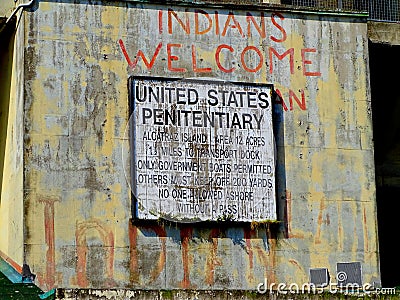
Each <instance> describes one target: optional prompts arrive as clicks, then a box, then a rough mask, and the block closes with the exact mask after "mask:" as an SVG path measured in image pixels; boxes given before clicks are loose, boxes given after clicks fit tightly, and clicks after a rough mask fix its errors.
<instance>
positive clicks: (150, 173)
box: [130, 77, 276, 222]
mask: <svg viewBox="0 0 400 300" xmlns="http://www.w3.org/2000/svg"><path fill="white" fill-rule="evenodd" d="M271 93H272V85H268V84H247V83H230V82H224V81H211V80H187V79H186V80H173V79H164V78H154V77H133V78H131V81H130V104H131V111H132V115H131V120H132V123H131V124H132V125H131V148H132V152H131V153H132V175H133V176H132V178H133V179H132V190H133V195H134V196H135V198H136V201H137V203H136V217H137V218H139V219H158V218H166V219H170V220H174V221H181V222H188V221H189V222H195V221H206V220H229V221H263V220H276V204H275V203H276V202H275V155H274V154H275V145H274V136H273V127H272V103H271Z"/></svg>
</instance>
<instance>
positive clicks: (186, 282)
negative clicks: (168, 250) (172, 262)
mask: <svg viewBox="0 0 400 300" xmlns="http://www.w3.org/2000/svg"><path fill="white" fill-rule="evenodd" d="M192 235H193V228H190V227H184V228H182V229H181V231H180V236H181V243H182V263H183V279H182V281H181V282H179V286H180V287H181V288H183V289H188V288H195V286H192V284H191V282H190V277H189V271H190V267H189V260H190V259H189V240H190V238H191V237H192Z"/></svg>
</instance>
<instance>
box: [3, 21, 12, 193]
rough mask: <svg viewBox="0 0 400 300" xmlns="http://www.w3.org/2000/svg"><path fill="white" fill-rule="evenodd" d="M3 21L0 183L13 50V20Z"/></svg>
mask: <svg viewBox="0 0 400 300" xmlns="http://www.w3.org/2000/svg"><path fill="white" fill-rule="evenodd" d="M5 21H6V20H5V18H4V19H2V18H1V19H0V28H1V31H0V40H1V43H0V78H1V80H0V91H1V93H0V183H1V182H3V172H4V155H5V149H6V139H7V125H8V110H9V104H10V90H11V74H12V62H13V50H14V47H13V46H14V33H15V32H14V28H15V18H14V19H12V20H11V21H10V22H9V23H8V24H7V26H3V22H5ZM0 197H1V196H0ZM0 201H1V199H0Z"/></svg>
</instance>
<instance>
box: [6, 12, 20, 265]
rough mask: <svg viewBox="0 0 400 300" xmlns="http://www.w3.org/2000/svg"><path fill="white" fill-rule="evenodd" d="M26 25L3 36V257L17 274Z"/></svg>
mask: <svg viewBox="0 0 400 300" xmlns="http://www.w3.org/2000/svg"><path fill="white" fill-rule="evenodd" d="M23 24H24V21H23V20H21V26H20V27H19V28H18V32H17V33H15V26H16V24H15V21H14V20H13V21H10V22H9V23H8V24H7V26H6V27H3V29H4V30H3V31H2V32H0V37H1V41H2V44H1V46H0V49H1V50H0V52H1V54H0V68H1V71H0V73H1V84H0V90H1V91H2V92H1V95H0V103H1V109H0V128H1V129H0V132H1V138H0V172H1V174H0V182H1V196H0V228H1V235H0V255H1V256H3V257H4V258H6V259H7V261H8V262H10V264H11V265H12V266H13V267H14V268H16V269H17V270H19V271H20V270H21V266H22V264H23V249H24V247H23V244H24V239H23V113H22V112H23V97H24V95H23V93H24V83H23V70H24V69H23V68H22V66H23V64H24V61H23V55H24V27H23Z"/></svg>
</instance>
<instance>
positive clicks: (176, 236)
mask: <svg viewBox="0 0 400 300" xmlns="http://www.w3.org/2000/svg"><path fill="white" fill-rule="evenodd" d="M203 9H204V10H207V11H209V12H210V13H211V14H212V17H213V18H216V15H218V16H219V17H220V18H221V19H220V20H226V18H227V15H228V14H229V11H230V10H231V9H232V8H231V7H229V8H227V7H223V6H222V7H220V6H205V7H203ZM246 9H247V10H246ZM171 10H172V11H174V12H176V13H177V14H178V16H179V17H180V18H181V19H182V20H185V19H184V18H185V17H186V16H187V17H188V20H189V22H193V20H195V17H194V16H195V8H191V7H186V6H185V7H184V6H163V5H152V4H144V3H136V2H133V3H129V4H127V3H125V2H123V3H122V2H121V3H120V2H112V3H109V2H107V4H106V3H105V4H104V5H91V4H84V3H82V4H74V3H71V2H69V1H65V2H63V1H60V2H51V1H49V2H40V3H39V6H38V8H37V10H35V11H34V12H30V13H26V16H27V22H26V23H25V33H26V40H25V45H24V51H25V61H24V84H23V85H24V90H25V99H24V112H25V114H24V118H25V120H26V121H25V136H24V138H25V144H24V146H25V147H24V149H25V152H24V159H25V161H24V167H25V170H24V186H23V188H24V209H25V212H26V213H25V216H26V219H25V220H24V222H25V226H26V239H25V241H24V242H25V244H26V248H25V252H26V255H27V256H26V260H27V263H28V264H29V265H30V266H31V269H32V271H33V272H34V273H35V274H37V280H38V284H39V285H40V286H41V287H42V288H44V289H51V288H53V287H55V286H59V287H83V288H88V287H94V288H109V287H126V288H154V289H159V288H166V289H174V288H199V289H213V288H214V289H249V290H254V289H255V288H256V286H257V284H258V283H260V282H262V281H263V280H264V278H268V280H269V282H272V281H273V282H277V283H278V282H286V283H291V282H296V283H298V284H302V283H304V282H308V280H309V278H308V276H309V269H310V268H319V267H326V268H328V269H329V270H330V272H331V277H332V278H333V279H334V273H335V266H336V263H337V262H343V261H346V262H348V261H361V262H362V265H363V276H364V280H365V281H366V282H370V283H372V282H379V276H380V275H379V260H378V248H377V232H376V208H375V180H374V161H373V143H372V127H371V123H372V122H371V115H370V95H369V88H368V65H367V57H368V54H367V43H368V41H367V25H366V22H365V20H363V19H362V18H360V17H358V16H349V15H346V16H338V15H329V14H327V15H324V16H316V15H312V14H308V13H307V12H299V11H290V10H286V11H282V12H281V13H280V14H279V15H276V14H275V11H273V10H269V9H268V7H267V6H265V7H262V8H261V7H257V10H256V9H255V8H254V7H253V6H249V7H245V8H243V10H234V14H235V16H236V18H237V20H238V21H239V22H242V24H244V25H242V26H243V32H242V33H241V32H240V30H239V29H238V25H237V24H235V23H234V22H233V20H232V19H231V21H230V22H231V23H229V22H228V23H225V24H228V25H226V29H227V31H228V32H229V33H228V34H223V32H224V31H223V30H222V29H223V27H222V26H224V25H222V24H224V23H223V22H222V21H221V22H222V23H221V25H220V26H221V28H220V30H219V31H218V30H216V29H215V28H213V30H212V31H209V32H208V33H207V34H204V35H200V34H195V33H194V31H193V30H192V31H191V32H190V33H188V32H185V31H184V30H183V29H182V26H183V25H179V22H178V21H176V20H175V19H174V20H175V21H174V24H175V25H174V26H175V27H174V29H173V30H172V31H168V24H169V23H168V21H167V19H166V16H167V15H168V11H171ZM215 11H217V13H215ZM247 11H249V12H251V13H252V14H253V15H255V16H260V12H261V11H263V12H264V13H265V15H266V20H267V21H266V22H267V24H268V25H267V26H268V28H267V34H266V36H265V37H263V38H260V36H258V35H257V33H256V32H255V30H253V32H252V35H249V34H248V32H247V27H246V25H245V24H246V23H245V22H246V16H247V15H246V12H247ZM160 15H162V18H163V19H162V20H161V24H160V23H158V21H159V19H158V18H160ZM274 22H275V25H274ZM182 24H185V23H184V22H182ZM192 24H193V23H192ZM276 24H278V25H279V26H276ZM192 28H193V27H192ZM282 28H284V30H285V33H283V31H282ZM271 37H274V38H271ZM221 44H225V45H227V44H229V45H231V46H232V47H233V48H234V51H233V52H232V53H227V52H224V53H223V54H222V55H221V57H220V58H219V59H220V61H219V62H220V63H222V65H224V66H225V67H226V66H230V64H231V63H234V66H235V68H236V69H235V71H234V72H231V73H229V72H225V71H224V70H223V69H221V68H220V67H219V66H218V63H217V62H216V58H215V57H216V56H215V52H216V48H217V47H218V45H221ZM159 45H160V49H161V50H160V53H159V56H157V57H156V58H155V60H154V64H153V65H151V63H150V61H151V60H150V59H149V57H152V56H153V55H154V53H155V51H156V49H158V48H157V47H158V46H159ZM168 45H169V46H168ZM171 45H172V53H173V54H174V55H176V56H177V57H179V59H174V58H171V52H168V51H169V50H168V49H170V50H171V48H168V47H171ZM248 45H252V46H254V47H256V48H257V49H260V53H263V55H264V56H263V57H264V58H265V61H264V62H263V64H261V67H260V69H258V70H257V71H254V72H249V71H246V70H245V68H243V66H242V65H243V64H242V62H245V63H246V62H247V63H249V65H248V67H254V66H255V65H257V63H258V60H257V56H254V55H253V56H250V58H249V59H248V60H246V59H245V58H242V57H241V55H240V51H242V50H243V49H244V48H245V47H246V46H248ZM192 46H195V47H196V51H197V52H196V53H197V59H198V63H199V65H197V67H198V68H205V67H210V68H211V71H210V72H209V73H207V74H203V73H201V74H200V73H199V72H197V71H196V70H195V68H193V60H192V58H193V55H192V54H191V53H192V49H194V48H193V47H192ZM271 48H273V49H275V50H276V51H278V52H279V53H283V52H284V51H286V50H289V51H292V50H293V63H292V65H291V66H292V67H293V68H290V65H289V64H288V61H289V59H288V57H286V58H285V59H282V60H281V61H278V60H277V59H275V60H274V61H270V56H269V54H270V52H269V50H270V49H271ZM302 49H303V50H304V49H305V50H304V51H305V52H302V51H303V50H302ZM310 49H311V50H310ZM139 50H140V51H142V53H144V54H143V55H145V56H146V58H147V59H148V60H147V61H146V63H147V64H146V63H144V62H143V57H142V58H141V59H138V61H137V65H134V63H133V62H134V61H135V58H137V57H139V56H140V52H139ZM314 50H315V51H314ZM253 54H254V53H253ZM246 57H247V56H246ZM241 59H242V61H241ZM309 60H312V61H313V63H309V62H308V61H309ZM304 61H306V63H304V64H303V63H302V62H304ZM168 62H170V64H168ZM150 65H151V66H150ZM178 67H180V68H182V69H184V71H177V68H178ZM132 75H149V76H164V77H176V78H179V77H201V76H205V75H207V77H211V78H216V79H223V80H227V81H229V80H232V81H244V82H250V83H254V82H258V83H273V84H274V86H275V89H276V91H277V92H278V93H279V94H280V95H281V97H282V99H281V102H280V103H277V104H276V108H277V110H278V111H279V112H278V114H277V116H275V118H276V120H277V122H278V129H277V131H278V134H277V137H276V138H277V149H278V167H277V179H278V190H277V191H278V193H277V204H278V206H279V213H280V216H279V218H280V221H281V223H279V224H278V226H277V227H278V228H277V230H276V231H274V233H271V231H270V230H268V229H265V228H259V229H252V228H250V227H249V226H247V227H246V226H242V225H239V226H236V227H235V226H232V227H228V228H219V227H218V228H209V227H202V226H201V225H196V224H193V225H190V226H189V225H188V226H182V227H179V226H163V225H160V224H158V223H154V224H152V225H140V224H139V225H138V224H134V225H132V224H131V223H130V218H131V202H130V201H131V199H130V192H131V191H130V188H129V185H128V182H127V177H128V179H129V174H127V173H126V170H127V169H128V170H129V161H127V160H125V159H126V157H124V155H123V153H124V150H125V147H126V144H127V136H126V127H127V124H128V119H129V107H128V87H127V83H128V78H129V77H130V76H132ZM128 145H129V143H128ZM127 164H128V168H126V167H127Z"/></svg>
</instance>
